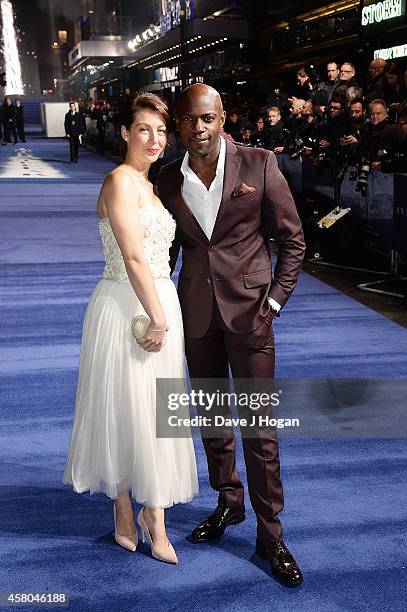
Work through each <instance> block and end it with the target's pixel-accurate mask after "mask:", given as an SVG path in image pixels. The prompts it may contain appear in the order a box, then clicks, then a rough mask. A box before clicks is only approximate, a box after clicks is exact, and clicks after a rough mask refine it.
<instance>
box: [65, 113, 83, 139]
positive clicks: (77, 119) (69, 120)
mask: <svg viewBox="0 0 407 612" xmlns="http://www.w3.org/2000/svg"><path fill="white" fill-rule="evenodd" d="M84 131H85V123H84V120H83V117H82V115H81V113H78V112H75V113H73V114H72V113H71V111H68V112H67V113H66V115H65V133H66V134H68V136H79V134H83V133H84Z"/></svg>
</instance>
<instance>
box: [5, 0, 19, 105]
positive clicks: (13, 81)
mask: <svg viewBox="0 0 407 612" xmlns="http://www.w3.org/2000/svg"><path fill="white" fill-rule="evenodd" d="M1 22H2V38H3V57H4V64H5V66H4V67H5V71H6V81H7V86H6V89H5V92H4V93H5V95H6V96H9V95H21V94H23V93H24V85H23V79H22V77H21V64H20V58H19V57H18V48H17V35H16V30H15V27H14V16H13V7H12V6H11V2H9V0H1Z"/></svg>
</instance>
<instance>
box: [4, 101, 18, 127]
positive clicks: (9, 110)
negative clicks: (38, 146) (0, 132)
mask: <svg viewBox="0 0 407 612" xmlns="http://www.w3.org/2000/svg"><path fill="white" fill-rule="evenodd" d="M15 119H16V107H15V106H14V104H6V103H4V104H3V123H4V124H7V123H10V122H13V121H15Z"/></svg>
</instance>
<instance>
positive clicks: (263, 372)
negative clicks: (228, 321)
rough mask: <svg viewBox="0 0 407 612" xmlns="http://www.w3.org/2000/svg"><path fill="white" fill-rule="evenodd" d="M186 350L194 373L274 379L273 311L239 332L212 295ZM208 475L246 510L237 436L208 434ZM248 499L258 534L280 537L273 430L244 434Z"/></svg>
mask: <svg viewBox="0 0 407 612" xmlns="http://www.w3.org/2000/svg"><path fill="white" fill-rule="evenodd" d="M185 350H186V356H187V362H188V369H189V374H190V377H191V378H199V379H202V378H211V379H212V378H213V379H218V378H223V379H228V377H229V365H230V369H231V371H232V376H233V378H234V379H237V378H248V379H256V378H259V379H261V378H268V379H270V378H274V368H275V347H274V334H273V329H272V315H267V317H266V318H265V319H264V320H263V323H262V324H261V325H260V327H259V328H258V329H256V330H255V331H252V332H250V333H247V334H235V333H233V332H231V331H230V330H229V329H228V328H227V327H226V325H225V323H224V321H223V319H222V316H221V314H220V312H219V308H218V305H217V303H216V298H215V297H214V304H213V313H212V319H211V322H210V326H209V329H208V331H207V333H206V334H205V336H203V337H202V338H188V337H186V338H185ZM202 433H203V437H202V441H203V445H204V448H205V452H206V456H207V461H208V471H209V480H210V484H211V486H212V488H214V489H215V490H216V491H219V498H218V503H223V504H226V505H227V506H231V507H236V508H242V509H244V499H243V497H244V490H243V484H242V482H241V480H240V477H239V474H238V472H237V469H236V439H235V436H234V434H233V432H232V431H231V435H230V437H227V438H223V439H218V438H205V437H204V432H202ZM242 443H243V453H244V459H245V464H246V471H247V481H248V488H249V496H250V501H251V503H252V507H253V509H254V511H255V513H256V516H257V537H258V539H259V540H262V541H264V542H270V541H274V540H281V539H282V528H281V523H280V520H279V518H278V513H279V512H280V511H281V510H282V509H283V506H284V496H283V487H282V483H281V479H280V459H279V451H278V442H277V438H276V435H275V433H274V432H270V435H268V434H267V435H265V434H264V433H262V435H261V437H254V438H243V439H242Z"/></svg>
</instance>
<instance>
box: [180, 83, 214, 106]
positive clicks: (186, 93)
mask: <svg viewBox="0 0 407 612" xmlns="http://www.w3.org/2000/svg"><path fill="white" fill-rule="evenodd" d="M202 96H205V97H210V98H212V99H213V101H214V102H215V103H216V105H217V106H218V110H219V111H220V112H221V113H222V112H223V104H222V100H221V97H220V95H219V92H218V91H216V89H214V88H213V87H211V86H210V85H205V83H194V84H193V85H189V87H186V88H185V89H184V90H183V91H182V92H181V95H180V97H179V98H178V101H177V110H178V113H180V112H182V111H183V110H185V108H186V107H188V106H190V105H191V104H192V105H193V104H194V102H195V101H196V100H197V99H198V98H202Z"/></svg>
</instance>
